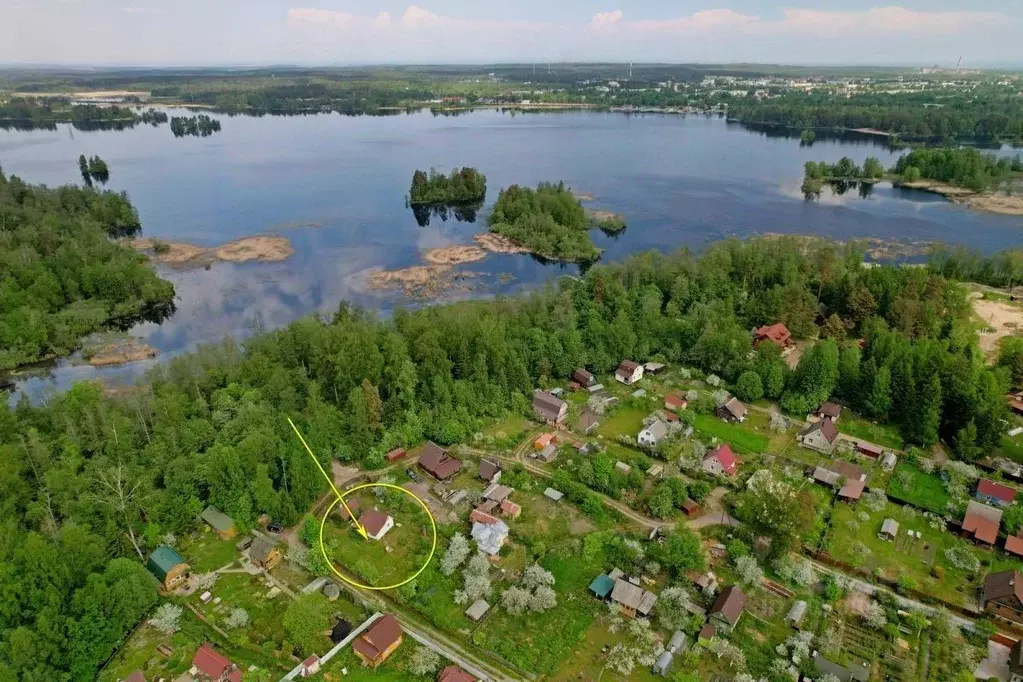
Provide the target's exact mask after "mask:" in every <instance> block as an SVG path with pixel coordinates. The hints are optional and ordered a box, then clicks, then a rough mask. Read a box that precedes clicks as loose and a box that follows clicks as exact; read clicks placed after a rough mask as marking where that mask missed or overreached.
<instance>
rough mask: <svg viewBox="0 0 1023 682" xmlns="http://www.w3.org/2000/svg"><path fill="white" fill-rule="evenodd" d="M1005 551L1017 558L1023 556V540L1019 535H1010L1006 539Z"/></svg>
mask: <svg viewBox="0 0 1023 682" xmlns="http://www.w3.org/2000/svg"><path fill="white" fill-rule="evenodd" d="M1005 551H1006V552H1008V553H1009V554H1015V555H1016V556H1023V538H1021V537H1020V536H1018V535H1010V536H1009V537H1007V538H1005Z"/></svg>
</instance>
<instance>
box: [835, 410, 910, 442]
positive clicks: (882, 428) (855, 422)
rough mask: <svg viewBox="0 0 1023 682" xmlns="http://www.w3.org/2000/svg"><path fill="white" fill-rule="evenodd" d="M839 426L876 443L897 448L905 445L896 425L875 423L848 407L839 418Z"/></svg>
mask: <svg viewBox="0 0 1023 682" xmlns="http://www.w3.org/2000/svg"><path fill="white" fill-rule="evenodd" d="M837 426H838V430H839V431H841V432H842V433H844V434H847V435H850V436H853V437H854V438H860V439H862V440H866V441H870V442H871V443H874V444H875V445H881V446H884V447H886V448H893V449H895V450H901V449H902V447H903V445H904V443H903V440H902V436H901V435H899V430H898V428H896V427H895V425H893V424H875V423H873V422H871V421H870V420H868V419H867V418H865V417H861V416H860V415H858V414H856V413H855V412H853V411H852V410H850V409H848V408H846V409H844V410H842V416H841V417H840V418H839V420H838V424H837Z"/></svg>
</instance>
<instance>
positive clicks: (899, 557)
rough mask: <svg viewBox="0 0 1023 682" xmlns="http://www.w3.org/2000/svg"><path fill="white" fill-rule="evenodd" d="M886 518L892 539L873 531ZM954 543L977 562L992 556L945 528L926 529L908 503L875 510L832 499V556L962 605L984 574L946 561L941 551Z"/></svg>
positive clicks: (922, 520) (879, 528) (983, 561)
mask: <svg viewBox="0 0 1023 682" xmlns="http://www.w3.org/2000/svg"><path fill="white" fill-rule="evenodd" d="M864 518H865V520H863V519H864ZM889 518H890V519H895V520H896V521H898V522H899V535H898V537H897V539H896V540H895V541H890V540H882V539H880V538H878V536H877V534H878V533H879V532H880V530H881V523H882V522H883V521H884V520H885V519H889ZM908 530H914V531H919V532H920V535H921V537H920V538H919V539H917V538H910V537H909V535H908V534H907V532H906V531H908ZM955 545H962V546H964V547H966V548H968V550H969V551H970V552H971V553H972V554H974V555H975V556H976V557H977V560H978V561H979V562H981V564H983V563H985V562H987V561H988V560H990V558H991V556H992V554H991V552H989V551H984V550H981V549H979V548H976V547H974V546H973V545H970V544H968V543H966V541H965V540H962V539H961V538H958V537H956V536H955V535H954V534H953V533H951V532H949V531H942V530H938V529H935V528H931V527H930V525H929V524H928V522H927V520H926V519H925V518H924V517H923V516H922V515H921V514H920V513H919V512H917V511H915V510H913V509H912V508H910V507H903V506H900V505H897V504H893V503H891V502H889V503H888V504H887V505H886V506H885V508H884V509H882V510H881V511H878V512H873V511H870V509H869V508H867V506H866V505H865V504H863V503H862V502H861V503H859V504H858V505H856V506H853V505H849V504H845V503H842V504H836V505H835V508H834V510H833V512H832V519H831V530H830V532H829V533H828V539H827V549H828V553H829V554H830V555H831V556H832V557H834V558H835V559H837V560H838V561H841V562H843V563H846V564H849V565H851V566H854V567H856V568H861V569H864V570H867V571H871V572H874V571H877V572H878V573H879V574H880V575H881V576H882V577H884V578H887V579H888V580H900V579H901V580H907V579H908V580H910V581H912V585H913V586H914V587H915V588H916V589H917V590H920V591H922V592H926V593H928V594H932V595H934V596H935V597H938V598H940V599H943V600H945V601H948V602H951V603H954V604H962V603H963V601H964V598H969V597H970V596H971V595H972V594H973V591H974V589H975V588H976V586H977V585H978V584H979V583H980V582H982V581H983V575H984V573H983V571H969V570H963V569H959V568H956V567H955V566H954V565H952V564H951V563H950V562H949V560H948V558H947V557H946V556H945V550H947V549H948V548H950V547H953V546H955Z"/></svg>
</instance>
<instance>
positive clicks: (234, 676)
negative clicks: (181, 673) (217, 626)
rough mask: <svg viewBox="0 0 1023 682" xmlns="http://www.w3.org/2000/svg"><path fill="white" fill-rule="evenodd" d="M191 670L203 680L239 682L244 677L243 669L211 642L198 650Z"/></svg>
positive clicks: (194, 675)
mask: <svg viewBox="0 0 1023 682" xmlns="http://www.w3.org/2000/svg"><path fill="white" fill-rule="evenodd" d="M190 672H191V674H192V676H193V677H198V678H199V679H200V680H203V682H207V681H208V682H239V681H240V680H241V679H242V671H241V670H238V667H237V666H236V665H235V664H234V663H232V662H231V659H229V658H228V657H227V656H225V655H224V654H222V653H220V652H218V651H217V650H216V649H214V648H213V645H211V644H210V643H209V642H206V643H205V644H203V645H202V646H201V647H199V648H198V649H197V650H196V652H195V656H193V657H192V669H191V671H190Z"/></svg>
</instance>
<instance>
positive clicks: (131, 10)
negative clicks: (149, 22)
mask: <svg viewBox="0 0 1023 682" xmlns="http://www.w3.org/2000/svg"><path fill="white" fill-rule="evenodd" d="M121 11H122V12H127V13H128V14H150V15H157V14H166V13H167V12H165V11H164V10H162V9H160V8H159V7H122V8H121Z"/></svg>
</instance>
